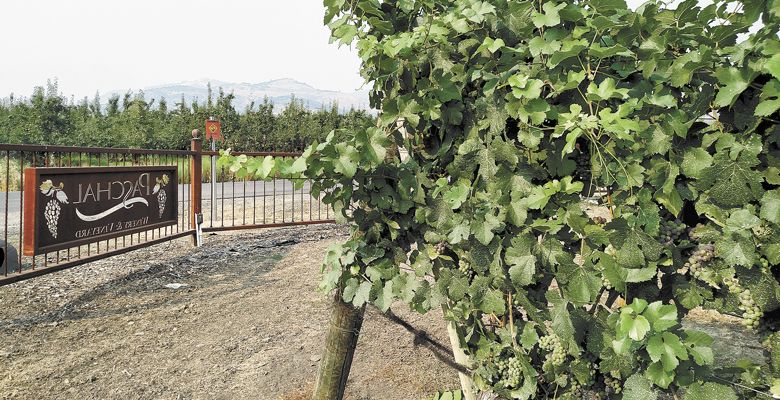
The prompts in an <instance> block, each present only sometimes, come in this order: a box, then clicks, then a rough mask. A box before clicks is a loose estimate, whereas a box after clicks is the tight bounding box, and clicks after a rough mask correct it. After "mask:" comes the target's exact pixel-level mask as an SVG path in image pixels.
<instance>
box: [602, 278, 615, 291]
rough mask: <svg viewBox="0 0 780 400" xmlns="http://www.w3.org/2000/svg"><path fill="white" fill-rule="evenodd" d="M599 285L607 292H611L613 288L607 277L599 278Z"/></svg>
mask: <svg viewBox="0 0 780 400" xmlns="http://www.w3.org/2000/svg"><path fill="white" fill-rule="evenodd" d="M601 285H602V286H604V288H606V289H607V290H612V289H613V288H614V287H613V286H612V282H610V281H609V279H607V277H606V276H604V275H602V276H601Z"/></svg>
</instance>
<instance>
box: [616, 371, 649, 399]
mask: <svg viewBox="0 0 780 400" xmlns="http://www.w3.org/2000/svg"><path fill="white" fill-rule="evenodd" d="M657 399H658V393H656V391H655V390H653V385H652V382H650V381H649V380H648V379H647V378H645V377H644V376H642V375H641V374H634V375H631V376H630V377H629V378H628V379H626V382H625V383H624V384H623V400H657Z"/></svg>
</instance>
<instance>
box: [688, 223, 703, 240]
mask: <svg viewBox="0 0 780 400" xmlns="http://www.w3.org/2000/svg"><path fill="white" fill-rule="evenodd" d="M702 228H704V224H696V226H694V227H693V228H688V237H689V238H691V240H693V241H695V242H700V241H701V239H702V237H701V233H700V232H699V231H700V229H702Z"/></svg>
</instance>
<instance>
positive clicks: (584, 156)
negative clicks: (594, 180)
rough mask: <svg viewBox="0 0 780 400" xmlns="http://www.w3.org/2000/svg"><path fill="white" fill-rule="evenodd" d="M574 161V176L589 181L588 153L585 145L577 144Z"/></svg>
mask: <svg viewBox="0 0 780 400" xmlns="http://www.w3.org/2000/svg"><path fill="white" fill-rule="evenodd" d="M574 162H575V163H576V164H577V167H576V169H575V170H574V176H575V177H576V178H577V179H579V180H580V181H582V182H589V181H590V178H591V167H590V153H589V152H588V150H587V146H580V145H579V144H577V151H576V152H575V156H574Z"/></svg>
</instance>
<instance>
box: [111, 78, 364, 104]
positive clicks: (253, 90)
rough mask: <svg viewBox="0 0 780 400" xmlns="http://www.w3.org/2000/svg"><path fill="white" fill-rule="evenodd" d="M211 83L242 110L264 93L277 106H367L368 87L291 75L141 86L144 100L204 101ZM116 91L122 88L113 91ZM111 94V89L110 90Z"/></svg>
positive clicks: (258, 101) (263, 95)
mask: <svg viewBox="0 0 780 400" xmlns="http://www.w3.org/2000/svg"><path fill="white" fill-rule="evenodd" d="M209 82H210V83H211V87H212V90H213V91H214V97H216V94H217V93H218V90H219V88H222V90H224V91H225V93H231V92H232V93H233V94H234V95H235V96H236V98H235V100H234V101H233V104H234V106H235V107H236V109H237V110H239V111H243V110H244V108H246V107H247V106H248V105H249V104H250V103H251V102H252V101H254V102H255V104H258V103H261V102H262V101H263V99H264V98H265V97H268V99H269V100H270V101H271V102H272V103H273V104H274V105H275V106H277V109H278V110H280V109H282V108H284V106H285V105H287V104H289V103H290V99H291V98H292V97H293V96H295V98H297V99H300V100H302V101H303V103H304V105H305V106H306V107H308V108H309V109H312V110H316V109H319V108H321V107H323V106H325V107H328V106H330V104H332V103H333V102H334V101H335V102H336V103H337V104H338V105H339V109H341V110H342V111H346V110H349V109H350V108H355V109H364V110H367V109H369V105H368V91H365V90H364V91H355V92H352V93H347V92H338V91H332V90H321V89H317V88H315V87H313V86H311V85H308V84H306V83H303V82H299V81H296V80H294V79H276V80H272V81H267V82H261V83H234V82H224V81H218V80H213V79H201V80H196V81H187V82H179V83H170V84H164V85H158V86H152V87H148V88H144V89H143V92H144V97H145V98H146V99H147V100H151V99H160V98H165V99H166V100H167V101H168V102H169V103H172V102H178V101H179V100H180V99H181V98H182V96H184V99H185V101H186V102H187V103H191V102H192V101H194V100H197V101H198V102H203V101H205V100H206V98H207V96H208V84H209ZM114 93H116V94H119V95H121V94H123V92H120V91H116V92H114ZM110 94H113V93H110Z"/></svg>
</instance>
